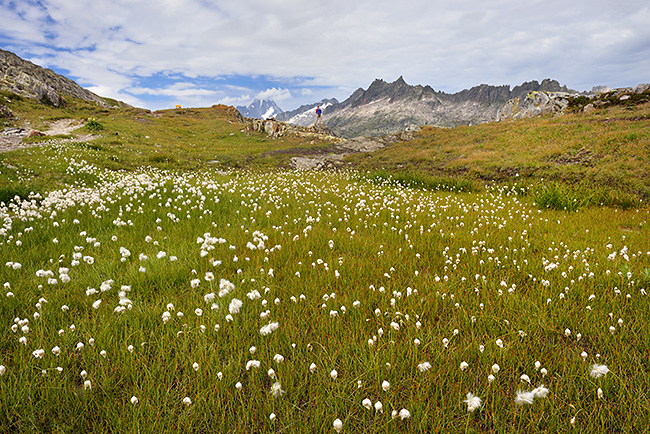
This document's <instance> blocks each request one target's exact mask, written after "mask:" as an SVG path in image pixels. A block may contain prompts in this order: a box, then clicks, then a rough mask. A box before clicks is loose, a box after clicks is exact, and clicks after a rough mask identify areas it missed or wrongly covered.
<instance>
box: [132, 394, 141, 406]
mask: <svg viewBox="0 0 650 434" xmlns="http://www.w3.org/2000/svg"><path fill="white" fill-rule="evenodd" d="M138 402H140V400H138V397H137V396H135V395H133V396H132V397H131V404H133V405H136V404H137V403H138Z"/></svg>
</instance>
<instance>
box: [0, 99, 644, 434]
mask: <svg viewBox="0 0 650 434" xmlns="http://www.w3.org/2000/svg"><path fill="white" fill-rule="evenodd" d="M646 93H647V92H646ZM643 95H645V94H643ZM610 96H611V95H610ZM1 99H2V104H4V105H6V107H7V108H8V110H10V111H11V112H12V113H13V114H15V115H16V117H17V118H18V119H19V120H20V122H26V123H29V125H30V126H31V128H32V129H38V130H39V131H44V133H43V134H41V135H37V134H34V137H31V138H26V137H25V138H22V139H21V140H20V141H18V142H16V143H14V144H13V145H7V146H6V147H3V148H0V159H1V160H2V164H1V165H0V201H1V204H0V221H1V223H2V226H1V227H0V241H2V245H1V246H0V257H1V258H2V264H1V265H2V266H1V267H0V284H1V285H3V291H2V294H1V298H2V302H1V303H0V432H6V433H24V432H48V433H49V432H51V433H80V432H94V433H120V432H130V433H149V432H156V433H161V432H162V433H185V432H194V433H208V432H223V433H241V432H277V433H280V432H287V433H321V432H341V433H406V432H408V433H513V432H518V433H537V432H548V433H573V432H575V433H602V432H612V433H614V432H630V433H642V432H648V426H649V425H650V413H649V412H648V408H650V398H649V394H648V390H650V360H649V358H648V351H649V349H650V334H649V333H648V323H649V322H650V303H649V302H648V295H647V293H648V291H650V228H649V221H650V208H648V205H647V203H648V199H649V198H650V194H649V193H648V192H650V182H649V179H648V172H647V167H648V164H649V161H648V158H649V155H650V154H649V152H648V149H649V146H650V137H649V132H648V131H649V129H648V119H647V114H648V112H649V111H650V106H649V104H650V103H648V102H647V100H641V99H638V100H634V101H628V103H623V102H621V103H616V104H611V105H605V104H603V105H602V106H600V107H597V108H596V109H595V110H594V111H591V112H589V113H585V112H583V111H581V110H576V111H575V112H570V113H566V114H564V115H561V116H560V115H557V116H556V115H553V116H551V115H549V116H541V117H533V118H529V119H520V120H509V121H504V122H498V123H487V124H481V125H474V126H467V125H466V126H458V127H455V128H434V127H425V128H422V129H417V130H414V131H409V132H404V133H400V134H397V135H391V136H390V137H388V138H387V137H384V138H374V139H373V140H375V142H376V143H380V145H381V147H380V148H379V149H376V150H374V152H365V151H363V150H359V149H356V150H354V151H349V149H351V148H345V149H346V151H345V153H344V152H343V151H342V149H343V148H341V147H342V146H347V145H346V143H348V145H349V143H350V142H346V141H344V140H343V139H339V138H337V137H333V136H330V135H328V134H326V132H324V130H323V129H322V128H320V129H319V128H309V127H304V128H302V129H300V128H298V127H289V126H287V125H285V124H281V123H270V124H268V123H267V124H263V128H262V130H259V128H256V127H255V125H256V124H255V121H253V120H251V119H244V118H242V117H241V115H239V114H238V113H237V112H236V111H235V109H234V108H231V107H226V106H214V107H211V108H204V109H181V108H178V109H174V110H163V111H157V112H150V111H148V110H143V109H136V108H133V107H128V106H119V107H118V106H116V105H114V106H112V107H109V108H106V107H100V106H98V105H97V104H95V103H92V102H87V101H81V100H77V99H74V98H72V97H67V103H66V104H65V105H61V106H60V107H55V106H53V105H52V104H45V103H43V102H38V101H34V100H30V99H29V98H26V97H22V96H19V95H16V94H13V93H10V92H8V91H7V92H3V93H2V98H1ZM617 101H618V100H617ZM623 101H627V100H623ZM109 103H110V101H109ZM61 120H66V121H70V122H72V123H75V125H76V127H75V128H77V129H76V130H74V129H73V130H72V131H69V132H67V133H65V134H53V135H47V133H48V128H51V126H52V125H53V124H54V123H55V122H58V121H61ZM4 122H5V125H6V126H7V127H12V128H13V127H15V126H16V121H15V120H11V119H9V118H7V120H5V121H4ZM12 122H13V123H12ZM268 122H271V121H268ZM273 122H276V121H273ZM267 125H271V127H268V126H267ZM278 125H279V126H278ZM276 126H277V127H276ZM269 128H270V130H269ZM283 129H285V130H283ZM278 131H286V134H280V133H279V132H278ZM316 157H318V158H321V159H323V160H322V161H325V162H326V163H327V164H325V165H324V166H323V167H321V170H295V169H294V168H293V166H292V164H293V162H295V161H296V160H295V159H296V158H298V159H299V158H316ZM328 159H329V160H328Z"/></svg>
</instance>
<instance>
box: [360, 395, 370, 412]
mask: <svg viewBox="0 0 650 434" xmlns="http://www.w3.org/2000/svg"><path fill="white" fill-rule="evenodd" d="M361 405H363V406H364V407H365V408H366V409H368V410H372V401H371V400H369V399H368V398H366V399H364V400H363V401H361Z"/></svg>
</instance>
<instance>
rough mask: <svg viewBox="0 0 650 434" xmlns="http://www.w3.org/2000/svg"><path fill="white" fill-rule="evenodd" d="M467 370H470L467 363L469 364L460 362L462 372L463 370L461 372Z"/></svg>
mask: <svg viewBox="0 0 650 434" xmlns="http://www.w3.org/2000/svg"><path fill="white" fill-rule="evenodd" d="M467 368H469V363H467V362H465V361H463V362H460V370H461V371H464V370H466V369H467Z"/></svg>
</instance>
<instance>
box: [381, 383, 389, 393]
mask: <svg viewBox="0 0 650 434" xmlns="http://www.w3.org/2000/svg"><path fill="white" fill-rule="evenodd" d="M381 389H382V390H383V391H384V392H388V389H390V383H389V382H388V381H386V380H384V381H382V383H381Z"/></svg>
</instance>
